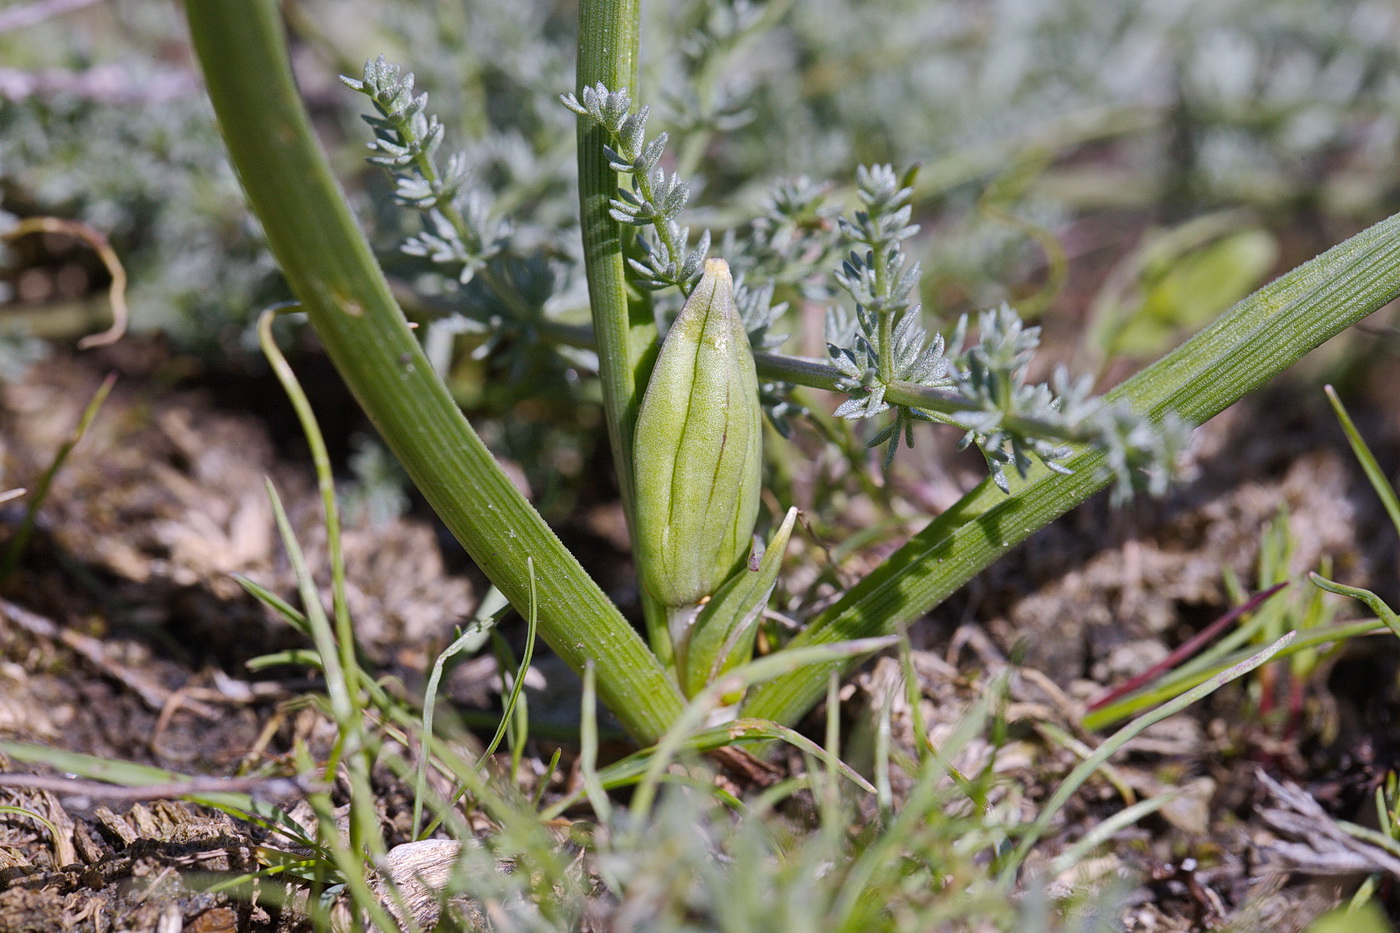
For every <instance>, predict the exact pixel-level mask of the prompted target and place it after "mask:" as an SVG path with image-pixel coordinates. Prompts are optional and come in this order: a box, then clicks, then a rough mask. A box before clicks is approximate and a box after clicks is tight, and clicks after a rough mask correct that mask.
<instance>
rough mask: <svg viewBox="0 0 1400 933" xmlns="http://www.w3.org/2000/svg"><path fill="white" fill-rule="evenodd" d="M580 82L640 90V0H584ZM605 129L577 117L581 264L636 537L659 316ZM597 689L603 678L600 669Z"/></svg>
mask: <svg viewBox="0 0 1400 933" xmlns="http://www.w3.org/2000/svg"><path fill="white" fill-rule="evenodd" d="M578 16H579V29H578V84H577V86H576V87H575V89H574V92H575V94H577V95H578V96H579V97H582V96H583V89H584V88H585V87H592V86H593V85H596V84H598V83H599V82H600V81H601V82H602V83H603V84H604V85H606V86H607V87H608V89H609V90H618V89H621V88H624V87H625V88H627V89H628V90H630V91H631V92H632V95H633V97H634V98H635V97H636V94H637V49H638V45H639V42H638V30H639V28H640V23H641V3H640V0H582V2H580V4H579V14H578ZM607 142H608V139H607V132H606V131H605V130H604V129H603V128H602V127H601V126H598V125H597V124H595V123H594V122H593V121H591V120H588V119H585V118H584V117H579V120H578V198H579V225H580V227H581V229H582V233H583V262H584V271H585V273H586V275H587V278H588V296H589V303H590V305H591V307H592V314H593V334H594V340H595V341H596V344H597V350H598V378H599V380H600V381H601V382H602V386H603V410H604V415H605V417H606V421H607V425H608V440H609V442H610V444H611V446H612V455H613V465H614V468H615V469H616V470H617V482H618V486H619V488H620V489H621V490H622V509H623V512H624V513H625V515H626V517H627V528H628V530H629V531H630V532H631V534H632V540H633V541H636V540H637V537H638V536H637V516H636V514H635V513H636V504H635V502H636V497H635V486H636V484H635V482H634V481H633V477H632V433H633V430H634V429H635V427H636V424H637V409H638V408H639V407H640V406H641V404H642V396H643V395H644V394H645V393H646V386H647V379H648V378H649V376H650V374H651V366H652V363H653V362H654V361H655V359H656V353H657V341H656V322H655V321H654V320H653V319H652V316H651V313H650V305H649V303H647V302H635V303H633V302H629V301H628V297H627V266H626V260H625V259H624V258H623V252H622V229H621V226H622V225H621V224H619V223H618V222H617V221H616V220H614V219H613V218H612V216H611V215H609V213H608V202H609V201H611V200H612V198H613V197H614V196H615V195H616V193H617V183H618V178H617V173H616V172H614V171H613V170H612V168H611V167H610V166H609V165H608V159H607V156H606V155H604V151H603V150H604V146H605V145H606V144H607ZM642 606H643V609H644V610H645V613H646V624H647V636H648V640H649V642H650V644H651V650H652V651H653V652H654V653H655V654H656V656H657V657H658V658H659V659H660V661H661V663H662V665H664V666H665V668H667V669H668V670H669V669H673V668H674V664H675V662H674V656H673V652H672V648H671V641H670V638H669V636H668V634H667V629H666V616H665V611H664V610H663V609H662V608H661V606H659V605H658V604H656V602H655V600H652V599H650V598H649V597H648V596H647V595H646V593H645V592H644V593H643V594H642ZM598 673H599V677H598V684H599V692H600V693H602V692H603V686H604V684H605V683H606V678H605V677H604V675H603V670H602V669H601V668H599V672H598Z"/></svg>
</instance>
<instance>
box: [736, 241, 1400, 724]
mask: <svg viewBox="0 0 1400 933" xmlns="http://www.w3.org/2000/svg"><path fill="white" fill-rule="evenodd" d="M1397 295H1400V215H1397V216H1396V217H1392V218H1390V219H1389V220H1385V221H1382V222H1381V223H1379V224H1376V225H1375V226H1374V227H1371V228H1370V229H1368V230H1365V231H1362V232H1361V233H1359V234H1357V235H1356V236H1354V237H1352V238H1351V239H1350V240H1347V241H1346V242H1345V243H1342V244H1340V245H1339V246H1336V247H1333V248H1332V249H1330V250H1328V251H1327V252H1326V253H1324V254H1322V255H1321V256H1319V257H1317V258H1316V259H1314V260H1312V261H1311V262H1309V263H1306V264H1305V265H1303V266H1300V267H1299V268H1297V269H1295V270H1293V271H1292V272H1290V273H1289V274H1288V275H1285V276H1283V277H1282V278H1280V279H1278V280H1277V281H1275V282H1273V283H1272V284H1270V285H1268V286H1266V287H1265V288H1263V289H1261V290H1259V291H1258V292H1256V293H1254V294H1253V295H1251V296H1250V297H1249V298H1246V299H1245V300H1244V301H1242V302H1240V303H1239V304H1238V305H1236V306H1235V307H1234V308H1233V309H1231V310H1230V311H1228V312H1226V313H1225V314H1224V315H1222V316H1221V317H1220V318H1219V319H1218V320H1216V322H1215V323H1214V324H1212V325H1211V326H1210V327H1208V328H1206V329H1205V330H1204V331H1202V332H1201V333H1199V334H1197V335H1196V336H1195V337H1193V338H1192V339H1191V340H1189V341H1187V342H1186V343H1185V344H1183V345H1182V346H1180V347H1178V348H1177V349H1176V350H1175V351H1173V352H1172V353H1171V354H1169V355H1167V356H1166V357H1164V358H1163V359H1161V360H1159V361H1158V362H1157V363H1156V364H1154V365H1153V366H1151V367H1149V368H1148V369H1146V370H1143V371H1142V372H1141V373H1139V374H1138V375H1136V376H1134V377H1133V378H1132V379H1129V380H1128V381H1127V382H1124V383H1123V384H1122V385H1120V386H1118V387H1117V388H1116V389H1114V390H1113V391H1112V392H1110V393H1109V394H1108V397H1109V398H1110V399H1118V398H1126V399H1128V400H1130V401H1131V402H1132V403H1133V406H1134V407H1135V408H1136V409H1137V410H1139V411H1143V412H1147V413H1150V414H1151V415H1152V416H1153V417H1156V418H1160V417H1162V416H1163V415H1164V414H1165V413H1166V412H1169V411H1175V412H1177V413H1178V414H1179V415H1180V416H1181V417H1183V418H1185V419H1186V420H1188V421H1191V422H1193V423H1197V424H1200V423H1203V422H1205V421H1207V420H1208V419H1210V418H1212V417H1214V416H1215V415H1216V414H1218V413H1219V412H1221V411H1223V410H1224V409H1225V408H1227V407H1229V406H1230V405H1232V404H1233V403H1235V402H1236V401H1238V400H1239V399H1240V398H1242V397H1243V396H1245V395H1247V394H1248V393H1250V392H1252V391H1254V390H1255V389H1257V388H1259V387H1260V386H1261V385H1263V384H1264V383H1265V382H1267V381H1268V380H1269V379H1271V378H1273V377H1274V376H1276V375H1277V374H1279V373H1280V372H1282V371H1283V370H1285V369H1287V368H1288V367H1289V366H1291V365H1292V364H1293V363H1294V362H1296V361H1297V360H1298V359H1299V358H1301V357H1302V356H1303V355H1304V354H1305V353H1307V352H1308V351H1309V350H1311V349H1313V348H1314V347H1316V346H1318V345H1319V344H1321V343H1323V342H1324V341H1326V340H1328V339H1329V338H1331V337H1333V336H1335V335H1336V334H1337V333H1339V332H1340V331H1342V330H1343V329H1345V328H1347V327H1349V326H1351V325H1352V324H1355V323H1356V322H1357V321H1359V320H1361V319H1362V318H1364V317H1365V316H1366V315H1368V314H1370V313H1371V312H1372V311H1374V310H1376V309H1377V308H1379V307H1381V306H1382V305H1384V304H1386V303H1387V302H1389V301H1391V300H1393V299H1394V298H1395V297H1396V296H1397ZM1066 466H1068V467H1069V468H1070V469H1072V470H1073V471H1074V473H1073V475H1070V476H1057V475H1054V474H1052V473H1051V472H1050V471H1049V470H1048V469H1046V468H1044V467H1039V466H1037V467H1036V468H1034V469H1032V471H1031V473H1030V476H1029V477H1028V478H1027V479H1026V480H1024V481H1022V480H1019V479H1018V478H1017V477H1015V476H1014V475H1012V476H1009V479H1010V480H1011V484H1012V486H1011V489H1012V492H1011V495H1005V494H1003V493H1001V492H1000V491H998V490H997V489H996V488H995V487H994V486H993V485H992V483H991V481H986V482H983V483H982V484H981V485H980V486H978V487H977V488H976V489H975V490H973V491H972V492H971V493H969V494H968V495H966V496H964V497H963V499H962V500H961V501H960V502H959V503H958V504H957V505H956V506H954V507H953V508H952V509H950V510H948V511H947V512H945V513H944V514H942V515H940V516H939V517H938V518H936V519H934V520H933V521H932V522H930V523H929V525H928V526H927V527H925V528H924V529H923V531H921V532H919V533H918V534H917V535H915V536H914V537H913V538H912V539H911V540H910V541H909V542H908V543H906V544H905V545H904V546H903V547H901V548H900V549H899V550H898V551H896V552H895V553H894V554H892V555H891V556H890V557H889V558H888V559H887V560H886V561H885V562H884V563H883V564H881V565H880V566H879V567H878V568H876V570H875V572H874V573H872V574H870V575H868V576H867V577H865V578H864V579H862V580H861V581H860V582H859V583H857V584H856V585H855V586H854V587H852V588H851V590H850V591H849V592H847V593H846V595H845V596H844V597H842V599H841V600H840V601H839V602H838V603H836V605H834V606H832V607H831V608H830V609H828V610H827V611H826V612H823V613H822V614H821V615H819V616H818V617H817V618H816V619H814V620H813V622H812V624H811V625H810V626H809V627H808V628H807V630H806V631H805V632H803V633H802V634H801V635H799V636H798V637H797V638H796V639H795V640H794V642H793V646H794V647H796V646H800V645H813V644H826V643H830V642H837V641H845V640H847V639H852V638H866V637H870V636H872V635H879V634H884V633H886V632H892V631H895V630H897V629H898V628H900V627H901V626H904V625H907V624H908V623H910V622H912V621H914V620H915V619H917V618H918V617H920V616H921V615H923V614H924V613H926V612H928V611H929V610H931V609H933V608H934V607H935V606H937V605H938V604H939V603H941V602H942V601H943V600H944V599H946V598H947V597H948V596H949V595H951V594H952V593H953V592H955V591H956V590H958V589H959V588H960V587H962V586H963V585H964V584H965V583H967V581H968V580H969V579H971V578H972V577H973V576H974V575H976V574H977V573H979V572H980V571H981V570H982V569H983V568H984V567H986V566H987V565H988V564H990V563H992V562H993V561H994V560H996V559H997V558H999V557H1001V556H1002V555H1003V554H1005V553H1006V552H1007V551H1009V550H1010V549H1011V548H1012V547H1014V546H1015V545H1017V544H1018V543H1020V542H1021V541H1023V540H1025V539H1026V538H1027V537H1029V536H1030V535H1031V534H1032V533H1033V532H1035V531H1036V530H1038V529H1040V528H1043V527H1044V526H1045V525H1047V524H1049V523H1050V522H1051V521H1053V520H1054V519H1056V518H1058V517H1059V516H1061V515H1063V514H1064V513H1065V512H1066V511H1068V510H1069V509H1071V508H1073V507H1074V506H1075V505H1078V504H1079V503H1080V502H1083V501H1084V500H1085V499H1087V498H1088V497H1089V496H1091V495H1093V494H1094V493H1095V492H1097V491H1098V490H1099V489H1102V488H1103V487H1104V485H1106V484H1107V482H1108V477H1107V476H1105V474H1104V472H1103V470H1102V469H1101V467H1102V455H1101V454H1099V453H1098V452H1092V451H1091V452H1085V453H1082V454H1080V455H1078V456H1076V457H1074V458H1073V459H1071V460H1070V461H1068V462H1067V463H1066ZM834 666H835V665H827V666H826V667H814V668H807V669H804V670H801V671H797V672H795V673H792V674H789V675H786V676H784V677H782V678H779V679H778V680H774V681H772V682H770V683H767V684H763V685H761V686H759V687H757V688H756V689H755V690H754V691H753V692H752V693H751V694H750V697H749V700H748V702H747V703H746V704H745V705H744V711H743V714H744V715H745V716H753V717H757V718H762V719H773V720H776V721H778V722H789V723H790V722H793V721H795V720H796V719H798V718H800V717H801V716H802V715H803V714H804V713H805V712H806V711H807V710H809V709H811V707H812V706H813V704H815V703H816V702H817V701H818V700H819V699H820V698H821V695H822V692H823V690H824V689H825V685H826V678H827V676H828V673H829V671H830V670H831V669H832V668H833V667H834Z"/></svg>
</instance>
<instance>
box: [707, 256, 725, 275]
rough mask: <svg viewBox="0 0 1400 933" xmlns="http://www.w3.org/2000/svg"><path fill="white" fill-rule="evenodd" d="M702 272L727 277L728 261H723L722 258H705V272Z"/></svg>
mask: <svg viewBox="0 0 1400 933" xmlns="http://www.w3.org/2000/svg"><path fill="white" fill-rule="evenodd" d="M704 274H705V275H723V276H726V277H728V276H729V263H727V262H725V261H724V260H723V259H706V260H705V273H704Z"/></svg>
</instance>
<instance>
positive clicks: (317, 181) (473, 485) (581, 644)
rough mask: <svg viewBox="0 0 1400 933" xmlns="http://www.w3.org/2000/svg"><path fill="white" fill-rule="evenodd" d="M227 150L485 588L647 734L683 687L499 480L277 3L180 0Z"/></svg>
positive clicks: (291, 269) (315, 321)
mask: <svg viewBox="0 0 1400 933" xmlns="http://www.w3.org/2000/svg"><path fill="white" fill-rule="evenodd" d="M185 9H186V13H187V15H188V17H189V23H190V32H191V35H192V36H193V39H194V46H195V51H196V53H197V55H198V57H199V61H200V65H201V68H202V69H203V71H204V77H205V83H206V85H207V87H208V89H209V97H210V99H211V100H212V101H213V104H214V111H215V113H216V114H217V116H218V119H219V125H220V128H221V130H222V131H223V135H224V140H225V142H226V143H227V145H228V149H229V155H230V157H231V158H232V161H233V164H234V167H235V168H236V169H237V170H238V174H239V178H240V179H241V181H242V183H243V188H244V190H245V191H246V193H247V195H248V200H249V202H250V203H251V205H252V207H253V210H254V212H255V213H256V214H257V215H258V219H259V220H260V221H261V222H262V225H263V229H264V231H265V232H266V234H267V240H268V244H269V245H270V247H271V248H272V252H273V254H274V255H275V256H276V258H277V261H278V263H279V264H280V265H281V267H282V270H283V272H284V274H285V275H286V277H287V281H288V283H289V284H290V285H291V288H292V291H293V292H294V293H295V294H296V296H297V298H298V300H299V301H300V302H301V304H302V307H303V308H304V309H305V310H306V312H307V315H308V316H309V317H310V319H311V323H312V326H314V327H315V329H316V332H317V334H318V336H319V337H320V338H321V342H322V344H323V345H324V346H325V349H326V352H327V354H328V355H329V356H330V358H331V360H332V361H333V362H334V363H335V366H336V369H337V370H338V371H339V372H340V374H341V376H342V377H343V378H344V379H345V381H346V383H347V384H348V385H349V386H350V388H351V390H352V391H353V392H354V394H355V397H356V398H357V399H358V400H359V401H360V404H361V405H362V406H363V407H364V409H365V411H366V413H367V414H368V415H369V417H370V420H371V421H373V423H374V425H375V427H376V429H378V431H379V433H380V434H381V435H382V436H383V438H384V440H385V442H386V443H387V444H388V445H389V447H390V448H391V449H392V450H393V451H394V454H395V455H396V456H397V457H398V458H399V460H400V461H401V462H402V463H403V465H404V468H405V469H406V470H407V471H408V474H409V476H410V477H412V479H413V481H414V483H416V484H417V486H418V488H419V489H420V490H422V492H423V494H424V496H425V497H426V498H427V499H428V501H429V503H430V504H431V505H432V506H433V508H434V510H436V512H437V513H438V515H439V516H440V517H441V518H442V520H443V523H444V524H446V525H447V527H448V528H449V529H450V530H451V531H452V533H453V534H454V535H455V536H456V537H457V539H458V540H459V541H461V542H462V544H463V546H464V547H465V548H466V550H467V553H468V554H470V555H471V558H472V560H473V561H475V562H476V564H477V565H478V566H479V567H481V569H482V570H483V571H484V572H485V573H486V575H487V576H488V577H490V578H491V580H492V582H493V583H495V584H496V585H497V586H498V587H499V588H500V589H501V592H503V593H504V594H505V595H506V597H507V598H509V599H510V601H511V602H512V603H513V604H514V605H515V606H517V607H519V608H521V609H524V608H526V607H527V606H528V605H529V604H530V590H529V585H530V581H529V574H528V572H527V570H526V564H527V559H530V558H533V560H534V563H535V568H536V575H537V582H538V601H537V603H536V605H537V608H538V612H539V624H540V634H541V636H542V637H543V638H544V640H545V641H546V642H547V643H548V644H549V646H550V647H551V648H553V649H554V650H555V651H556V652H557V653H558V654H559V656H560V657H561V658H563V659H564V660H565V661H566V662H567V663H568V664H569V666H570V667H572V668H574V669H575V670H578V671H581V670H582V669H583V667H584V665H585V663H586V662H588V661H590V660H592V661H595V662H596V663H597V669H598V687H599V693H600V695H601V696H602V699H603V701H604V702H605V703H607V705H608V707H609V708H610V709H611V710H612V711H613V712H614V713H616V714H617V717H618V719H619V720H621V721H622V723H623V725H624V726H625V727H626V729H627V730H628V731H629V732H630V733H632V735H633V736H634V737H636V738H637V739H640V740H644V741H655V740H656V739H657V738H658V737H660V736H661V735H663V734H664V733H665V732H666V730H667V728H668V727H669V726H670V725H671V724H672V723H674V722H675V720H676V718H677V716H679V714H680V711H681V708H682V704H681V699H680V694H679V692H678V691H677V689H676V688H675V686H674V685H673V684H672V683H671V682H670V680H669V679H668V678H667V676H666V674H665V672H664V671H663V669H662V667H661V665H660V664H659V663H658V662H657V660H656V658H655V656H653V655H652V653H651V652H649V651H648V650H647V648H646V645H645V644H644V643H643V642H642V640H641V639H640V638H639V637H638V636H637V634H636V632H634V631H633V630H632V628H631V626H629V625H628V624H627V621H626V620H625V619H624V618H623V617H622V615H621V613H619V612H618V611H617V608H616V607H615V606H613V604H612V603H611V602H609V601H608V599H607V597H606V596H605V595H604V594H603V592H602V591H601V590H600V589H599V588H598V586H597V585H596V584H595V583H594V582H593V581H592V580H590V579H589V578H588V575H587V574H586V573H585V572H584V571H583V568H582V567H580V566H579V564H578V562H577V561H576V560H575V559H574V557H573V555H572V554H570V553H569V552H568V550H567V549H566V548H565V547H564V546H563V545H562V544H561V543H560V541H559V539H558V538H557V537H555V535H554V533H553V532H552V531H551V530H550V529H549V526H547V525H546V524H545V523H544V520H543V519H541V518H540V516H539V513H538V512H536V511H535V510H534V509H533V508H532V507H531V506H530V504H529V503H528V502H527V501H525V499H524V497H523V496H521V495H520V493H519V492H518V491H517V490H516V489H515V487H514V486H513V485H512V484H511V482H510V479H509V478H508V477H507V476H506V475H505V473H504V472H503V471H502V470H501V468H500V467H499V465H498V464H497V463H496V462H495V460H494V459H493V458H492V456H491V454H490V452H489V451H488V450H487V449H486V447H485V445H484V444H482V442H481V440H480V438H478V437H477V435H476V432H474V431H473V430H472V428H471V425H469V424H468V423H467V421H466V419H465V418H464V417H462V414H461V412H460V411H459V410H458V409H457V406H456V405H455V404H454V403H453V401H452V398H451V396H450V395H449V394H448V392H447V389H446V387H445V386H444V385H443V384H442V382H441V380H439V379H438V378H437V376H436V375H435V374H434V373H433V371H432V368H431V366H429V364H428V361H427V359H426V358H425V357H424V356H423V353H422V351H421V349H420V348H419V346H418V343H417V341H416V340H415V339H414V337H413V335H412V333H411V332H410V331H409V329H408V326H407V323H406V322H405V320H404V317H403V313H402V312H401V311H400V310H399V308H398V306H397V305H396V304H395V303H394V300H393V297H392V296H391V295H390V293H389V287H388V285H387V284H386V282H385V280H384V276H383V273H382V272H381V271H380V270H379V267H378V266H377V265H376V264H375V261H374V257H373V255H372V254H371V252H370V248H369V244H368V243H367V242H366V241H365V239H364V236H363V234H362V233H361V232H360V230H359V228H358V227H357V226H356V224H355V221H354V218H353V217H352V216H351V214H350V211H349V208H348V207H347V206H346V204H345V200H344V197H343V196H342V194H341V192H340V189H339V187H338V186H337V184H336V182H335V179H334V178H333V177H332V175H331V172H330V168H329V166H328V165H327V163H326V159H325V156H324V154H323V153H322V152H321V150H320V147H319V146H318V145H317V144H316V141H315V137H314V135H313V133H312V131H311V126H310V122H309V120H308V118H307V115H306V111H305V109H304V108H303V107H302V104H301V102H300V100H299V98H298V96H297V93H296V88H295V86H294V84H293V81H292V74H291V70H290V68H289V65H288V59H287V50H286V42H285V38H284V36H283V32H282V26H281V22H280V19H279V13H278V8H277V4H276V2H275V0H187V2H186V4H185Z"/></svg>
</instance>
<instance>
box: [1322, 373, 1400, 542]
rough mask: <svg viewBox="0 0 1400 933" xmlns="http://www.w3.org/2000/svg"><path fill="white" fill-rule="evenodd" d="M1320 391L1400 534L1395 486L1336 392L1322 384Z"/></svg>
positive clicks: (1399, 504)
mask: <svg viewBox="0 0 1400 933" xmlns="http://www.w3.org/2000/svg"><path fill="white" fill-rule="evenodd" d="M1322 391H1323V392H1326V393H1327V401H1329V402H1331V403H1332V410H1333V411H1334V412H1336V415H1337V421H1339V422H1340V423H1341V425H1342V432H1343V433H1344V434H1346V436H1347V443H1348V444H1350V445H1351V452H1352V453H1353V454H1355V455H1356V460H1357V462H1358V463H1360V464H1361V469H1362V470H1364V471H1365V473H1366V478H1367V479H1368V480H1370V481H1371V488H1372V489H1374V490H1375V491H1376V496H1377V497H1378V498H1379V499H1380V500H1381V504H1382V505H1384V506H1385V514H1387V515H1389V516H1390V523H1391V524H1392V525H1394V526H1395V532H1396V534H1400V497H1398V496H1396V494H1395V487H1394V486H1392V485H1390V480H1389V479H1388V478H1387V477H1386V475H1385V471H1384V470H1382V469H1381V465H1380V464H1379V463H1377V462H1376V457H1375V455H1374V454H1372V453H1371V448H1370V447H1369V446H1368V445H1367V443H1366V441H1365V439H1363V438H1362V437H1361V432H1359V431H1357V430H1356V425H1355V424H1354V423H1353V422H1352V420H1351V415H1350V414H1348V413H1347V410H1346V406H1345V405H1343V404H1342V400H1341V399H1340V398H1338V397H1337V392H1336V390H1335V389H1333V388H1332V387H1331V386H1323V387H1322Z"/></svg>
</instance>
